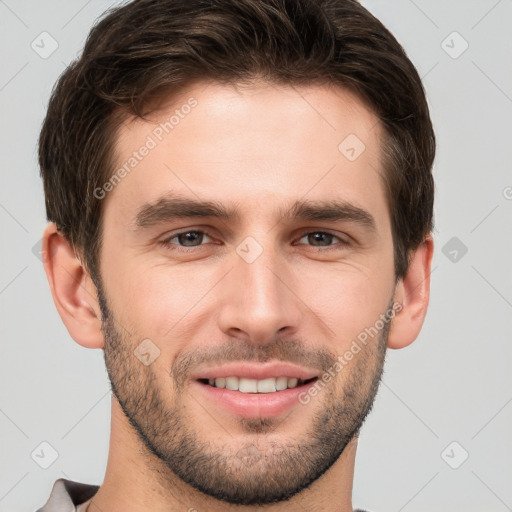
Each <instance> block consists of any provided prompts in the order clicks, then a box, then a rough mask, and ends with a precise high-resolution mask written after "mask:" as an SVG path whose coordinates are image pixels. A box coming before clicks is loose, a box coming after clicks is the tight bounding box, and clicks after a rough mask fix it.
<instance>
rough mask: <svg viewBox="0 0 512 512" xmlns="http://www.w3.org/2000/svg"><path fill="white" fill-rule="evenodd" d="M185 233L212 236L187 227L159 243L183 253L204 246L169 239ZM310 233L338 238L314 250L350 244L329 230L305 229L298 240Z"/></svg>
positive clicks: (203, 231)
mask: <svg viewBox="0 0 512 512" xmlns="http://www.w3.org/2000/svg"><path fill="white" fill-rule="evenodd" d="M187 233H202V234H204V235H206V236H208V237H210V238H213V237H212V235H210V233H209V232H208V231H205V230H202V229H189V230H186V231H180V232H178V233H174V234H173V235H171V236H169V237H167V238H166V239H165V240H162V241H161V242H160V244H161V245H162V246H164V247H165V248H167V249H170V250H172V251H178V252H183V253H189V252H191V251H193V250H194V249H197V248H199V247H203V246H204V244H201V245H196V246H192V247H183V246H180V245H178V244H173V243H171V240H173V239H174V238H177V237H179V236H180V235H185V234H187ZM312 234H322V235H330V236H332V237H334V238H337V239H338V240H340V242H339V244H333V245H328V246H323V247H314V246H311V247H313V249H316V250H319V251H328V250H333V249H337V248H339V245H341V246H343V247H344V246H348V245H350V242H349V241H346V240H343V239H342V238H341V237H339V236H338V235H335V234H334V233H331V232H329V231H307V232H306V233H304V234H303V235H302V236H301V237H300V238H299V240H301V239H302V238H304V237H305V236H308V235H312Z"/></svg>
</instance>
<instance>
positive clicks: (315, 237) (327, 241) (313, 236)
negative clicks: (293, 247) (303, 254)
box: [299, 231, 350, 248]
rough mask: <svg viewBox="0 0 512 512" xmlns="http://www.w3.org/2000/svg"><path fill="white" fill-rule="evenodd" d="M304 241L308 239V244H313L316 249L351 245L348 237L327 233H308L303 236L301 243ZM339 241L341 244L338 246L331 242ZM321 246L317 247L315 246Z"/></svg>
mask: <svg viewBox="0 0 512 512" xmlns="http://www.w3.org/2000/svg"><path fill="white" fill-rule="evenodd" d="M303 239H307V241H308V242H313V247H315V248H321V247H327V248H336V246H345V245H349V243H350V242H349V240H348V237H345V238H341V237H339V236H337V235H334V234H333V233H329V232H327V231H311V232H309V233H306V234H304V235H303V236H302V238H300V239H299V242H300V241H301V240H303ZM335 239H337V240H339V241H340V243H338V244H336V243H335V244H332V243H331V242H332V241H333V240H335ZM317 243H318V244H319V245H315V244H317Z"/></svg>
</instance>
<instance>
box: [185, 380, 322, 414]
mask: <svg viewBox="0 0 512 512" xmlns="http://www.w3.org/2000/svg"><path fill="white" fill-rule="evenodd" d="M315 382H316V380H314V381H311V382H308V383H307V384H303V385H302V386H298V387H296V388H289V389H284V390H283V391H276V392H275V393H242V392H240V391H232V390H230V389H226V388H216V387H213V386H210V385H209V384H204V383H202V382H199V381H194V384H195V385H196V386H199V388H200V392H202V393H204V394H205V395H206V397H207V398H208V401H210V402H214V403H216V404H219V405H220V406H221V407H223V408H224V409H227V410H228V411H229V412H231V413H233V414H236V415H237V416H239V417H241V418H268V417H271V416H278V415H279V414H282V413H284V412H286V411H287V410H288V409H290V408H292V407H293V406H295V405H297V404H300V402H299V395H300V394H301V393H304V392H307V391H308V389H309V388H310V387H311V386H313V385H314V384H315Z"/></svg>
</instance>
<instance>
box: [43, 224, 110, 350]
mask: <svg viewBox="0 0 512 512" xmlns="http://www.w3.org/2000/svg"><path fill="white" fill-rule="evenodd" d="M42 256H43V263H44V270H45V272H46V277H47V278H48V282H49V284H50V289H51V292H52V296H53V301H54V302H55V306H56V307H57V311H58V312H59V315H60V317H61V318H62V321H63V322H64V324H65V326H66V327H67V329H68V332H69V334H70V335H71V337H72V338H73V339H74V340H75V341H76V342H77V343H78V344H79V345H82V346H83V347H87V348H103V345H104V340H103V333H102V331H101V312H100V308H99V303H98V298H97V297H98V296H97V291H96V287H95V286H94V283H93V282H92V280H91V278H90V276H89V274H88V273H87V271H86V270H85V269H84V267H83V266H82V264H81V263H80V261H79V260H78V258H77V257H76V255H75V251H74V250H73V248H72V247H71V245H70V244H69V242H68V241H67V240H66V239H65V238H64V236H62V234H61V233H59V231H58V230H57V227H56V226H55V224H53V223H52V224H50V225H48V226H47V228H46V229H45V231H44V234H43V241H42Z"/></svg>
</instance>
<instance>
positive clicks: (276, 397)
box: [191, 361, 321, 418]
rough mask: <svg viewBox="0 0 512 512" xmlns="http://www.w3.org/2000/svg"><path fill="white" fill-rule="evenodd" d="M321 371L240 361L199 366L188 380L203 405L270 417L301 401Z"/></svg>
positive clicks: (274, 363)
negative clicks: (205, 366) (215, 365)
mask: <svg viewBox="0 0 512 512" xmlns="http://www.w3.org/2000/svg"><path fill="white" fill-rule="evenodd" d="M320 375H321V372H320V371H319V370H317V369H313V368H306V367H302V366H297V365H295V364H289V363H283V362H279V361H274V362H272V363H265V364H255V363H250V362H239V363H231V364H226V365H224V366H221V367H217V368H206V369H204V370H200V371H198V372H197V373H195V374H194V375H192V376H191V380H192V384H193V389H195V390H196V391H197V393H198V396H202V397H203V398H204V400H205V401H204V404H205V407H207V408H209V409H212V410H213V411H219V412H220V411H224V412H228V413H230V414H234V415H235V416H237V417H239V418H240V417H242V418H256V417H259V418H262V417H266V418H270V417H275V416H278V415H282V414H284V413H285V412H287V411H288V410H290V409H291V408H293V407H296V406H297V405H300V404H301V402H300V396H301V395H302V394H303V393H306V392H307V391H308V389H309V388H310V387H311V386H314V385H315V382H316V381H317V380H318V379H319V378H320ZM213 414H215V412H214V413H213Z"/></svg>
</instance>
